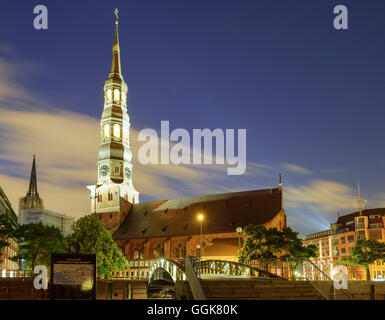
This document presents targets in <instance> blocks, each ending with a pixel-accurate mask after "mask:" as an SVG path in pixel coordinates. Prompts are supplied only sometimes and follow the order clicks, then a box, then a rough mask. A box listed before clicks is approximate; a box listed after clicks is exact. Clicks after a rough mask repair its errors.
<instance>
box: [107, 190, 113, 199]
mask: <svg viewBox="0 0 385 320" xmlns="http://www.w3.org/2000/svg"><path fill="white" fill-rule="evenodd" d="M112 199H113V197H112V191H111V190H108V201H112Z"/></svg>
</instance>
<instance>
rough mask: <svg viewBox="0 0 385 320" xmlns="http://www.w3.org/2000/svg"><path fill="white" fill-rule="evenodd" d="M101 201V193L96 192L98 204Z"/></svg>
mask: <svg viewBox="0 0 385 320" xmlns="http://www.w3.org/2000/svg"><path fill="white" fill-rule="evenodd" d="M102 201H103V199H102V195H101V193H100V192H98V202H102Z"/></svg>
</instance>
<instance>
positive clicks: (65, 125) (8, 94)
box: [0, 59, 269, 217]
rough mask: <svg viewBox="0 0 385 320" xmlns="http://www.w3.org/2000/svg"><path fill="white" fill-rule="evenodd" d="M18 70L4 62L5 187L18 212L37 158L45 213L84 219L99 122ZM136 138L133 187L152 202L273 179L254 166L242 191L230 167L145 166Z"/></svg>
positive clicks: (1, 175) (0, 92) (1, 140)
mask: <svg viewBox="0 0 385 320" xmlns="http://www.w3.org/2000/svg"><path fill="white" fill-rule="evenodd" d="M14 68H15V67H14V66H13V65H12V64H10V63H8V62H6V61H4V60H1V59H0V115H1V116H0V150H1V152H0V184H1V186H2V187H3V189H4V190H5V192H6V193H7V194H8V196H9V198H10V200H11V202H12V204H13V206H14V208H15V210H17V209H18V199H19V198H20V197H22V196H24V195H25V193H26V191H27V188H28V179H29V173H30V167H31V161H32V155H33V154H36V159H37V170H38V188H39V192H40V194H41V197H42V198H43V200H44V203H45V206H46V208H48V209H51V210H55V211H59V212H66V213H67V214H70V215H72V216H75V217H78V216H81V215H84V214H85V213H88V212H89V207H90V204H89V194H88V190H87V189H86V185H90V184H94V183H95V182H96V178H97V168H96V162H97V151H98V146H99V142H100V141H99V134H100V129H99V119H96V118H93V117H90V116H87V115H84V114H80V113H76V112H70V111H66V110H63V109H60V108H58V107H56V106H53V105H50V104H48V103H46V102H45V101H42V100H41V99H38V98H36V97H35V96H34V95H33V94H31V93H30V92H28V90H26V89H25V88H23V87H21V86H20V85H19V84H18V82H17V79H15V78H14V76H15V74H17V72H14V71H15V70H14ZM10 106H11V107H10ZM137 136H138V132H137V131H136V130H135V129H131V134H130V139H131V140H130V143H131V149H132V151H133V155H134V156H133V163H134V169H133V179H134V184H135V187H136V188H137V190H139V191H140V192H141V193H142V194H145V195H147V196H151V197H152V198H156V199H171V198H174V197H182V196H189V195H196V194H208V193H220V192H229V191H235V190H236V189H247V188H248V187H249V185H250V184H252V183H253V180H254V177H255V176H256V175H269V173H268V172H267V170H268V168H269V167H268V166H264V165H262V164H257V163H250V167H249V168H250V169H248V170H247V175H245V177H246V178H245V179H243V180H239V179H238V180H236V181H237V186H238V188H237V187H235V183H234V181H235V179H237V177H229V176H228V175H227V173H226V166H225V165H202V166H193V165H179V166H176V165H172V164H168V165H141V164H140V163H139V162H138V160H137V151H138V149H139V147H140V145H141V144H140V143H139V142H138V139H137ZM248 166H249V164H248ZM247 177H249V178H248V179H247Z"/></svg>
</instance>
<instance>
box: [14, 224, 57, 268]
mask: <svg viewBox="0 0 385 320" xmlns="http://www.w3.org/2000/svg"><path fill="white" fill-rule="evenodd" d="M15 235H16V237H17V238H18V240H19V242H20V245H19V254H18V255H17V256H16V257H14V259H13V260H18V259H23V260H24V263H25V265H26V266H27V267H29V268H31V270H32V271H33V269H34V268H35V266H36V265H39V264H42V265H45V266H46V267H49V266H50V263H51V254H52V253H58V252H62V250H63V247H64V241H63V240H64V238H63V235H62V234H61V232H60V230H59V229H58V228H56V227H53V226H47V225H44V224H42V223H41V222H39V223H29V224H25V225H20V226H19V227H18V229H17V230H16V233H15Z"/></svg>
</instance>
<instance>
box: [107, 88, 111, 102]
mask: <svg viewBox="0 0 385 320" xmlns="http://www.w3.org/2000/svg"><path fill="white" fill-rule="evenodd" d="M111 100H112V90H111V89H108V90H107V101H111Z"/></svg>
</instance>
